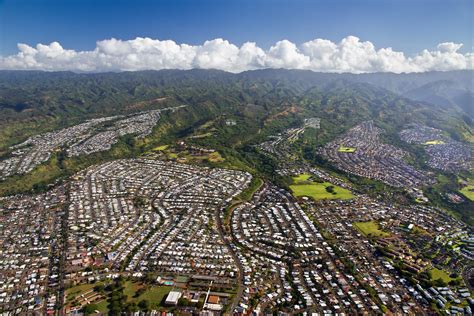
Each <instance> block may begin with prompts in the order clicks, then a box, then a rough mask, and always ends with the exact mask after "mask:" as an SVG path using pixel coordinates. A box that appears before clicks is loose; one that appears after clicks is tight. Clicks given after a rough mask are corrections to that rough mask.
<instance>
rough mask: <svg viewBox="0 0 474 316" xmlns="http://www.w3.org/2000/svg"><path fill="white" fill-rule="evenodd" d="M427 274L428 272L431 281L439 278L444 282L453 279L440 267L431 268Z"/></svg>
mask: <svg viewBox="0 0 474 316" xmlns="http://www.w3.org/2000/svg"><path fill="white" fill-rule="evenodd" d="M429 274H430V277H431V280H432V281H434V280H438V279H441V280H443V281H444V282H446V283H449V281H451V280H453V279H452V278H451V277H450V276H449V274H447V273H446V272H445V271H443V270H440V269H437V268H433V269H431V270H430V271H429Z"/></svg>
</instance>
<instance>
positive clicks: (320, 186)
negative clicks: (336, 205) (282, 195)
mask: <svg viewBox="0 0 474 316" xmlns="http://www.w3.org/2000/svg"><path fill="white" fill-rule="evenodd" d="M310 177H311V176H310V175H308V174H302V175H298V176H295V177H293V182H294V184H292V185H290V189H291V192H293V195H294V196H307V197H311V198H313V199H314V200H322V199H340V200H349V199H352V198H353V197H354V195H352V193H351V191H349V190H347V189H344V188H341V187H339V186H337V185H333V184H331V183H329V182H322V183H318V182H312V181H310V180H309V178H310ZM330 186H332V187H333V192H328V191H327V190H326V188H327V187H330Z"/></svg>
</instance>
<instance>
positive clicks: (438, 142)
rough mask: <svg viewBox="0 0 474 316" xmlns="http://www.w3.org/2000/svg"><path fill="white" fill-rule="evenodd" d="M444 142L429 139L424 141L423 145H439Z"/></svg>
mask: <svg viewBox="0 0 474 316" xmlns="http://www.w3.org/2000/svg"><path fill="white" fill-rule="evenodd" d="M441 144H444V142H443V141H442V140H429V141H427V142H425V145H441Z"/></svg>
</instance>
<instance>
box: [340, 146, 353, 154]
mask: <svg viewBox="0 0 474 316" xmlns="http://www.w3.org/2000/svg"><path fill="white" fill-rule="evenodd" d="M356 150H357V148H355V147H345V146H342V145H341V146H339V149H338V150H337V151H338V152H340V153H353V152H355V151H356Z"/></svg>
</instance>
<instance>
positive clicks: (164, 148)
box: [153, 145, 169, 151]
mask: <svg viewBox="0 0 474 316" xmlns="http://www.w3.org/2000/svg"><path fill="white" fill-rule="evenodd" d="M168 147H169V145H161V146H158V147H155V148H153V150H156V151H163V150H166V149H167V148H168Z"/></svg>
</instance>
